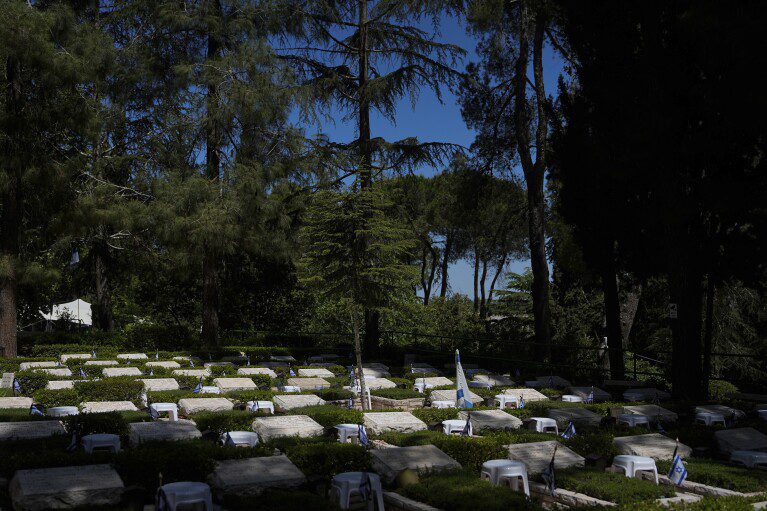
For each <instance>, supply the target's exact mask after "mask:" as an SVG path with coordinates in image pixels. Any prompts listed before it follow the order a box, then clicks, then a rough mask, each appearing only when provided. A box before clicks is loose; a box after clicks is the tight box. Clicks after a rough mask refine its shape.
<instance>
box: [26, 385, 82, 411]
mask: <svg viewBox="0 0 767 511" xmlns="http://www.w3.org/2000/svg"><path fill="white" fill-rule="evenodd" d="M35 402H36V403H40V404H41V405H42V406H43V407H45V408H51V407H53V406H77V405H79V404H80V394H78V393H77V391H76V390H75V389H61V390H47V389H42V390H38V391H37V392H35Z"/></svg>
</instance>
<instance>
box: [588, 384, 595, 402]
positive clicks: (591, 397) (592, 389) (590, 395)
mask: <svg viewBox="0 0 767 511" xmlns="http://www.w3.org/2000/svg"><path fill="white" fill-rule="evenodd" d="M593 402H594V387H591V392H589V395H588V396H586V403H587V404H591V403H593Z"/></svg>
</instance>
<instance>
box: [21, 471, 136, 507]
mask: <svg viewBox="0 0 767 511" xmlns="http://www.w3.org/2000/svg"><path fill="white" fill-rule="evenodd" d="M8 490H9V494H10V496H11V501H12V502H13V507H14V509H16V510H18V511H42V510H45V509H70V508H73V507H81V506H99V507H102V506H103V507H110V506H116V505H118V504H119V503H120V499H121V498H122V495H123V492H124V491H125V485H124V484H123V481H122V479H120V476H119V475H118V474H117V472H116V471H115V469H113V468H112V467H110V466H109V465H85V466H79V467H57V468H37V469H32V470H17V471H16V473H15V474H14V476H13V479H11V483H10V485H9V487H8Z"/></svg>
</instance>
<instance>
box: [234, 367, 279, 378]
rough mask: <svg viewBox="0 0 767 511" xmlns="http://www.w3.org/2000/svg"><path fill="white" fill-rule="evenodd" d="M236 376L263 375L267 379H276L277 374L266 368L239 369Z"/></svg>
mask: <svg viewBox="0 0 767 511" xmlns="http://www.w3.org/2000/svg"><path fill="white" fill-rule="evenodd" d="M237 374H241V375H243V376H253V375H255V374H265V375H266V376H268V377H269V378H277V373H275V372H274V371H273V370H272V369H269V368H268V367H240V368H239V369H237Z"/></svg>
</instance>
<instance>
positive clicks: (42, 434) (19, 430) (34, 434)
mask: <svg viewBox="0 0 767 511" xmlns="http://www.w3.org/2000/svg"><path fill="white" fill-rule="evenodd" d="M65 433H66V430H65V429H64V425H63V424H61V422H60V421H22V422H0V440H35V439H38V438H48V437H51V436H53V435H63V434H65Z"/></svg>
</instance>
